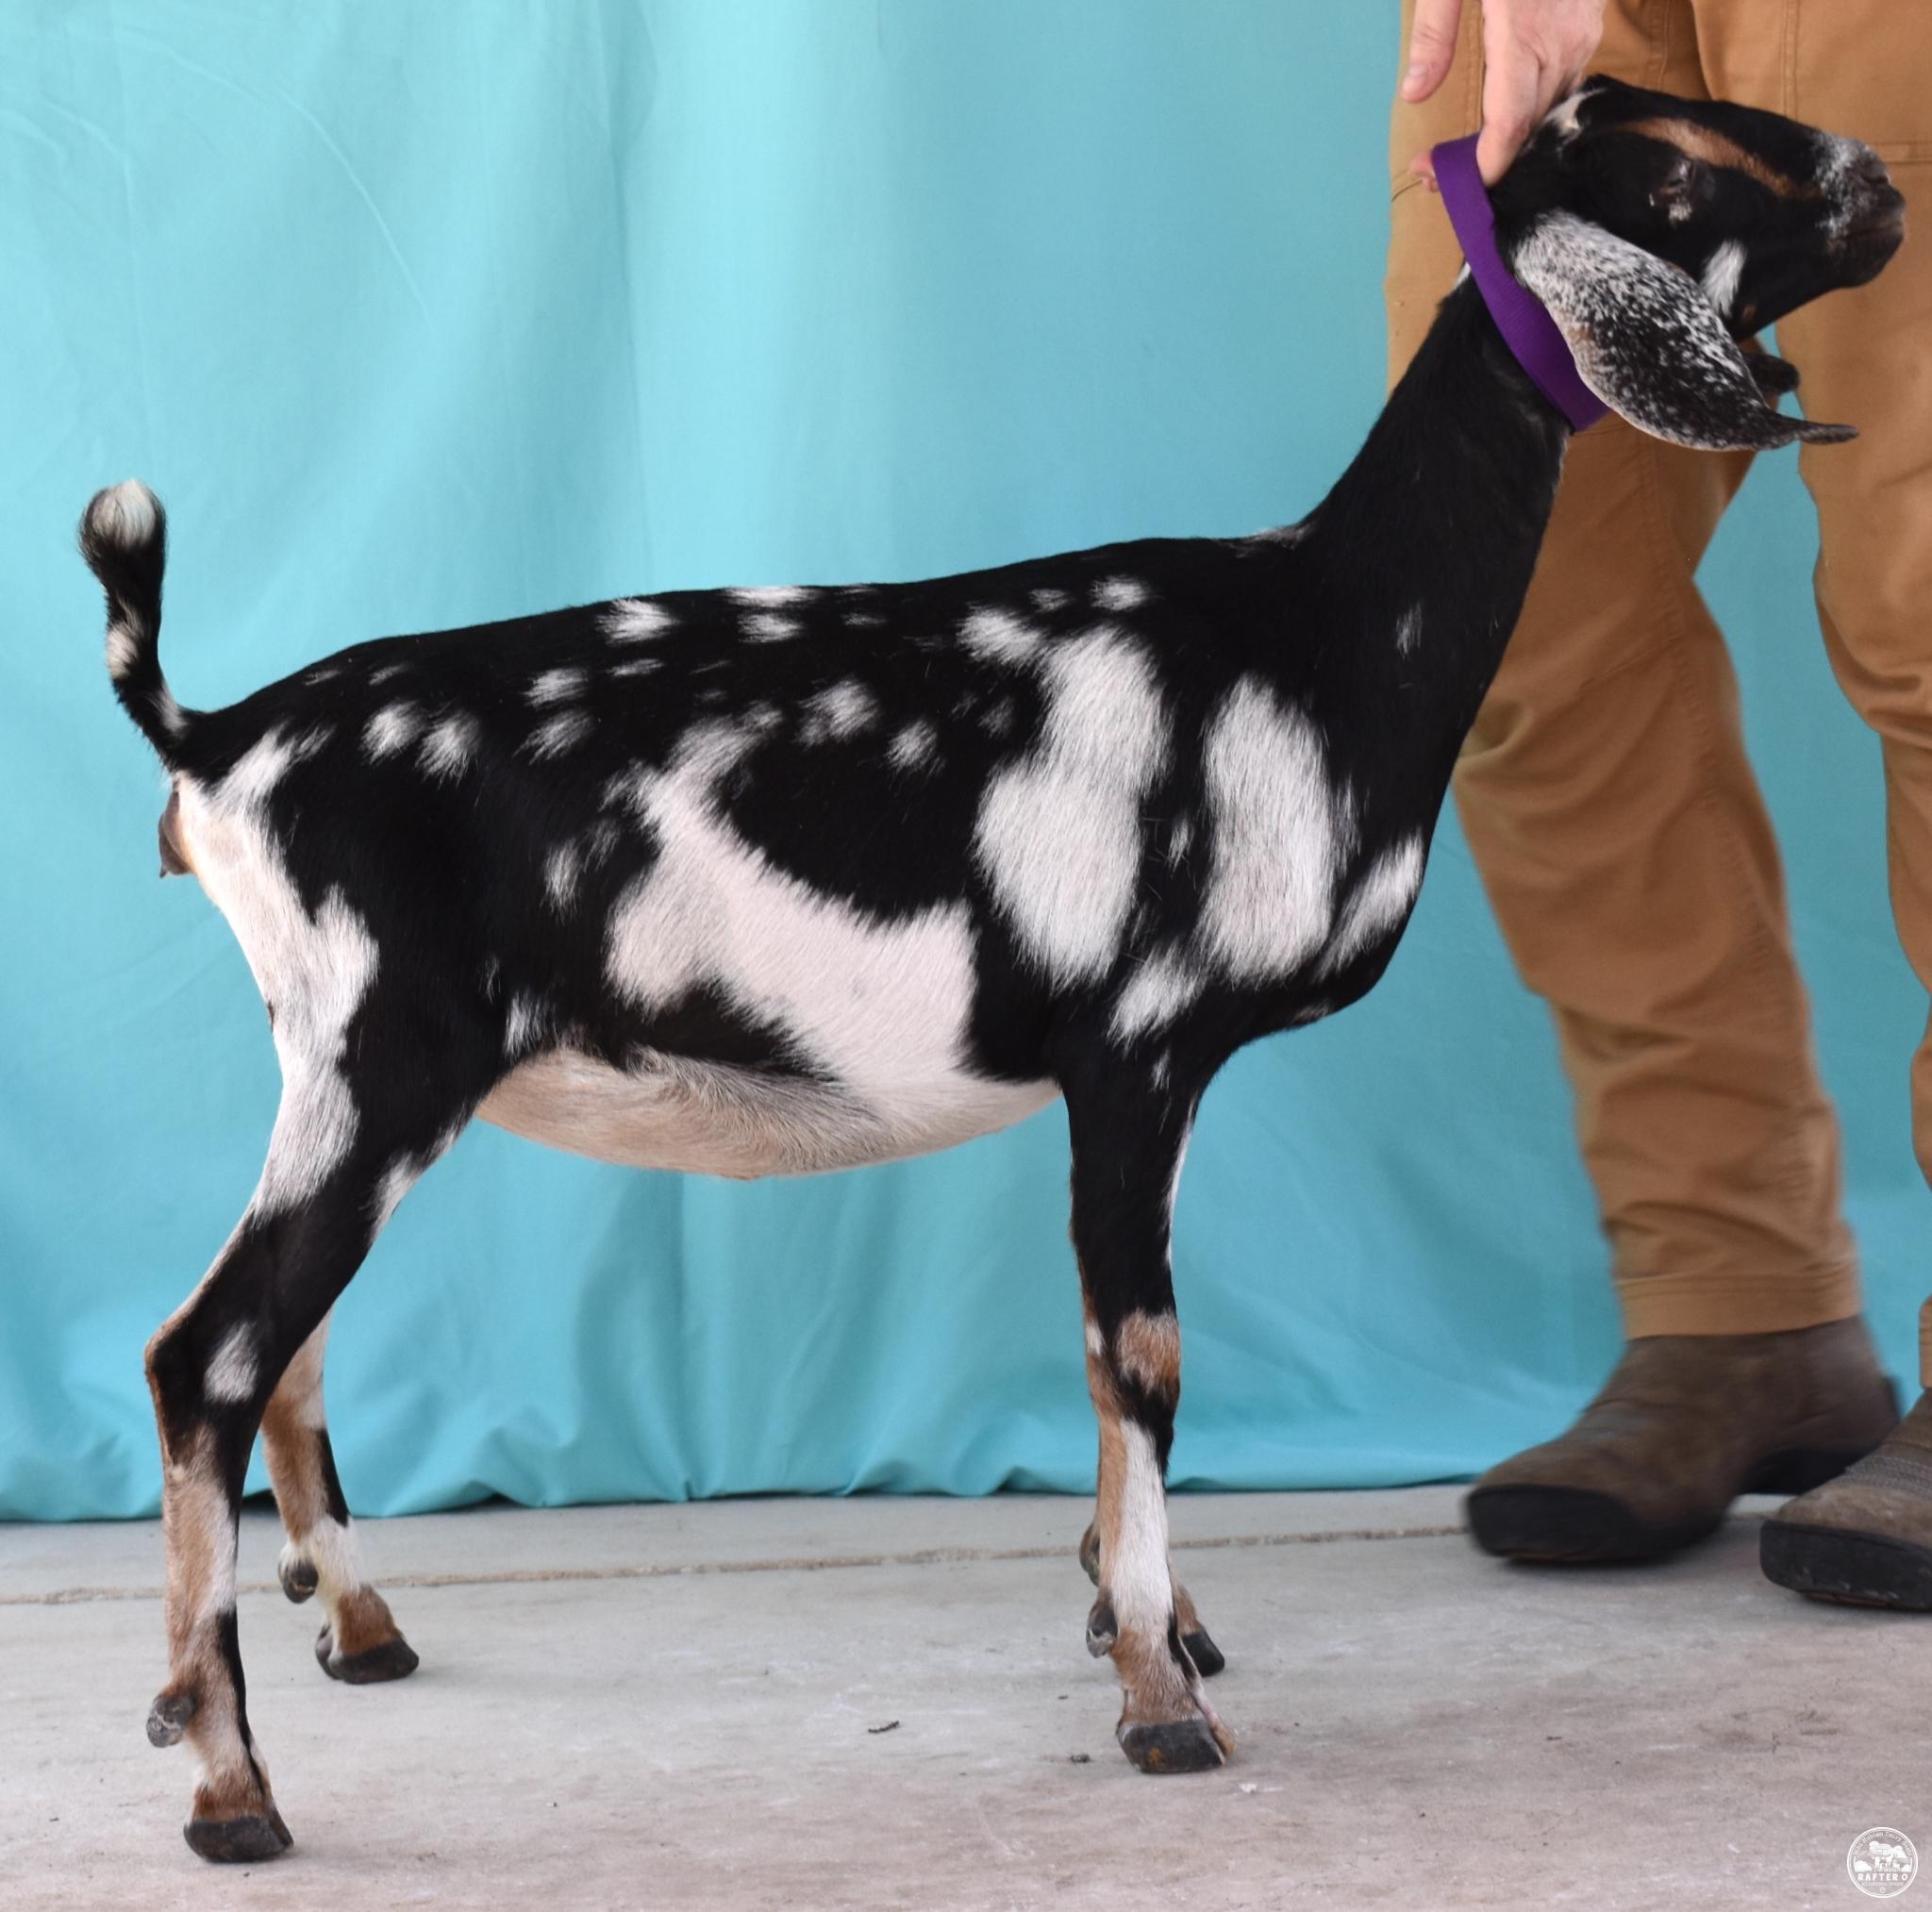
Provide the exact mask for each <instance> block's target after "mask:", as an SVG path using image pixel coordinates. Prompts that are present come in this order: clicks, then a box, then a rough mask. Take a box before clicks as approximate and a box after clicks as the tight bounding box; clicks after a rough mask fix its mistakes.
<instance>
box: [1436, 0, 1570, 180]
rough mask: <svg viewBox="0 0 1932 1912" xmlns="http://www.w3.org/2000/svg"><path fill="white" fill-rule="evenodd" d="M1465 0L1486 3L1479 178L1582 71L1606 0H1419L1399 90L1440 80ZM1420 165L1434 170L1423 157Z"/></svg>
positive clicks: (1516, 145)
mask: <svg viewBox="0 0 1932 1912" xmlns="http://www.w3.org/2000/svg"><path fill="white" fill-rule="evenodd" d="M1465 4H1469V5H1476V4H1480V5H1481V7H1482V9H1483V127H1482V137H1481V139H1479V140H1478V141H1476V149H1475V162H1476V167H1477V169H1478V170H1479V171H1480V172H1481V174H1482V175H1483V184H1484V185H1486V186H1493V185H1494V184H1495V183H1496V181H1497V180H1498V179H1500V178H1501V177H1502V176H1503V175H1504V174H1505V173H1507V171H1508V170H1509V162H1510V161H1511V160H1512V159H1513V158H1515V157H1516V156H1517V154H1518V153H1519V152H1521V151H1522V149H1523V146H1524V142H1525V141H1527V140H1528V138H1529V136H1530V135H1531V134H1532V133H1533V132H1535V131H1536V129H1537V127H1538V125H1540V124H1541V121H1542V117H1543V115H1544V114H1545V113H1547V112H1548V111H1549V109H1550V108H1552V107H1553V106H1555V105H1556V104H1557V101H1558V100H1559V99H1561V98H1562V97H1563V96H1564V94H1565V93H1567V92H1569V91H1571V90H1572V89H1573V88H1574V86H1575V85H1576V83H1577V81H1579V80H1580V79H1581V78H1582V77H1583V73H1584V69H1585V68H1586V67H1587V66H1588V65H1589V64H1590V61H1591V56H1592V55H1593V54H1594V53H1595V52H1596V49H1597V44H1598V42H1600V41H1601V40H1602V39H1603V36H1604V0H1416V8H1415V30H1414V32H1413V33H1412V34H1411V35H1410V37H1409V50H1408V71H1407V74H1406V75H1404V76H1403V81H1402V97H1403V98H1404V99H1405V100H1407V101H1408V102H1409V103H1410V104H1411V105H1413V104H1415V103H1417V102H1419V101H1422V100H1425V99H1427V98H1428V97H1429V95H1430V94H1431V93H1432V92H1434V91H1436V89H1437V88H1438V87H1440V86H1441V84H1442V81H1443V79H1444V78H1445V77H1446V76H1447V75H1448V72H1449V62H1450V60H1451V58H1453V57H1454V55H1455V52H1456V29H1457V24H1458V23H1459V21H1460V19H1461V17H1462V9H1463V7H1464V5H1465ZM1414 170H1416V171H1417V172H1420V173H1423V174H1424V175H1425V176H1428V177H1430V178H1433V177H1434V174H1433V171H1432V169H1430V168H1428V167H1427V166H1425V165H1424V164H1423V162H1422V161H1421V160H1418V161H1417V163H1416V166H1415V169H1414Z"/></svg>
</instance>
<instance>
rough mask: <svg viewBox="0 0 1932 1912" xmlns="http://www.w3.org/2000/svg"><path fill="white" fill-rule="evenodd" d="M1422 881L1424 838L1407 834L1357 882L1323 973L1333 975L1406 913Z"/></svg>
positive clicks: (1331, 941) (1329, 946) (1326, 955)
mask: <svg viewBox="0 0 1932 1912" xmlns="http://www.w3.org/2000/svg"><path fill="white" fill-rule="evenodd" d="M1422 881H1423V840H1422V838H1421V836H1420V835H1416V836H1413V837H1405V838H1404V839H1403V840H1402V841H1401V842H1399V843H1397V844H1395V845H1393V846H1392V847H1391V848H1390V849H1387V850H1384V851H1383V852H1382V854H1381V855H1380V856H1377V857H1376V858H1375V860H1374V863H1373V864H1372V865H1371V866H1370V868H1369V872H1368V873H1367V875H1365V876H1364V877H1363V878H1362V879H1361V881H1360V882H1359V883H1357V885H1356V888H1355V893H1354V895H1352V896H1351V897H1350V898H1349V899H1348V903H1347V905H1346V906H1344V908H1343V909H1342V912H1341V923H1338V924H1337V925H1336V929H1335V935H1334V937H1333V938H1332V939H1330V941H1329V944H1328V947H1327V949H1326V951H1325V952H1324V954H1323V957H1322V969H1321V973H1322V974H1323V975H1331V974H1333V973H1334V972H1335V971H1337V970H1339V969H1341V967H1342V966H1343V965H1344V964H1345V963H1348V962H1351V961H1353V960H1354V959H1355V957H1357V956H1359V955H1360V954H1361V953H1362V951H1363V950H1365V949H1367V948H1368V947H1369V946H1370V945H1371V944H1372V943H1374V942H1375V941H1377V940H1378V939H1381V938H1382V937H1385V936H1387V935H1388V934H1389V933H1390V932H1391V930H1393V929H1394V928H1396V926H1397V925H1398V924H1400V923H1402V921H1403V920H1404V919H1405V918H1406V917H1407V914H1408V911H1409V906H1410V905H1411V904H1413V903H1414V902H1415V895H1416V891H1417V890H1418V889H1421V888H1422Z"/></svg>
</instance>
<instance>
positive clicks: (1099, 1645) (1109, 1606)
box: [1087, 1593, 1121, 1660]
mask: <svg viewBox="0 0 1932 1912" xmlns="http://www.w3.org/2000/svg"><path fill="white" fill-rule="evenodd" d="M1120 1636H1121V1629H1120V1622H1119V1621H1117V1620H1115V1618H1114V1617H1113V1602H1112V1601H1110V1600H1109V1599H1108V1597H1107V1595H1106V1594H1104V1593H1103V1594H1102V1595H1101V1596H1100V1598H1099V1599H1098V1600H1096V1601H1095V1602H1094V1603H1093V1605H1092V1608H1091V1610H1090V1611H1089V1613H1088V1615H1087V1651H1088V1652H1089V1653H1091V1654H1092V1655H1093V1657H1094V1658H1095V1659H1097V1660H1098V1659H1105V1658H1106V1657H1107V1655H1108V1654H1110V1653H1111V1652H1112V1651H1113V1647H1114V1642H1115V1641H1116V1640H1117V1639H1119V1638H1120Z"/></svg>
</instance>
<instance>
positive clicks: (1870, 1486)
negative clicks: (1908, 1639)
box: [1757, 1393, 1932, 1613]
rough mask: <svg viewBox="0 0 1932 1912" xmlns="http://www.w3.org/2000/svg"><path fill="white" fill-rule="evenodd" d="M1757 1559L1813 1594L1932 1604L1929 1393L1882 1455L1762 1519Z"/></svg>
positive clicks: (1917, 1608)
mask: <svg viewBox="0 0 1932 1912" xmlns="http://www.w3.org/2000/svg"><path fill="white" fill-rule="evenodd" d="M1757 1558H1758V1560H1759V1562H1760V1564H1761V1565H1762V1566H1763V1568H1764V1571H1765V1574H1766V1576H1767V1577H1768V1578H1770V1579H1772V1580H1774V1581H1776V1582H1777V1584H1778V1585H1779V1586H1780V1587H1789V1588H1791V1589H1792V1591H1794V1592H1797V1593H1808V1594H1809V1595H1810V1596H1811V1597H1812V1599H1814V1600H1838V1601H1842V1602H1844V1603H1845V1604H1848V1605H1852V1606H1902V1607H1908V1608H1910V1609H1911V1610H1912V1611H1914V1612H1917V1613H1924V1612H1927V1611H1932V1393H1926V1394H1921V1395H1920V1396H1919V1405H1917V1406H1916V1407H1914V1408H1913V1409H1912V1411H1911V1412H1910V1413H1909V1414H1907V1416H1906V1418H1905V1419H1904V1420H1903V1421H1901V1422H1899V1424H1898V1425H1897V1426H1896V1427H1895V1428H1893V1429H1892V1431H1891V1432H1890V1434H1889V1435H1887V1436H1886V1438H1885V1442H1884V1445H1883V1446H1881V1447H1880V1448H1879V1450H1878V1452H1877V1453H1876V1454H1873V1455H1867V1456H1866V1457H1865V1458H1864V1459H1863V1460H1861V1461H1859V1462H1858V1463H1857V1466H1856V1467H1853V1468H1851V1469H1849V1470H1848V1471H1846V1472H1844V1473H1842V1474H1840V1476H1839V1478H1838V1479H1837V1480H1834V1481H1830V1482H1827V1483H1826V1484H1825V1485H1824V1487H1820V1488H1813V1489H1812V1490H1811V1492H1809V1493H1808V1494H1806V1495H1804V1496H1803V1497H1802V1498H1801V1499H1799V1500H1795V1501H1792V1502H1791V1503H1790V1505H1788V1506H1783V1507H1780V1508H1779V1509H1778V1511H1777V1513H1776V1514H1775V1515H1774V1517H1773V1518H1772V1519H1771V1520H1769V1521H1765V1523H1764V1532H1763V1534H1762V1535H1761V1536H1760V1537H1759V1538H1758V1542H1757Z"/></svg>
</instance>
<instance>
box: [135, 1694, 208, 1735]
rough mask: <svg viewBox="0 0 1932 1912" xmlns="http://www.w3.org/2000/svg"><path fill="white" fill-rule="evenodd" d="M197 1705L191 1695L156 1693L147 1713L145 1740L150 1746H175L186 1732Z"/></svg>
mask: <svg viewBox="0 0 1932 1912" xmlns="http://www.w3.org/2000/svg"><path fill="white" fill-rule="evenodd" d="M197 1704H199V1703H198V1702H197V1701H196V1699H195V1697H194V1695H193V1694H192V1693H158V1694H156V1696H155V1703H154V1704H153V1705H152V1706H150V1707H149V1708H148V1712H147V1740H148V1744H149V1745H150V1746H175V1745H178V1744H179V1743H180V1739H181V1736H182V1734H184V1733H185V1732H187V1730H188V1722H189V1721H191V1720H192V1719H193V1718H194V1712H195V1707H196V1705H197Z"/></svg>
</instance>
